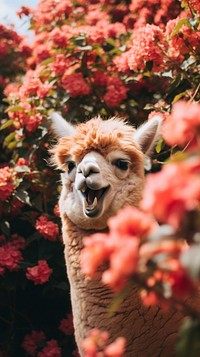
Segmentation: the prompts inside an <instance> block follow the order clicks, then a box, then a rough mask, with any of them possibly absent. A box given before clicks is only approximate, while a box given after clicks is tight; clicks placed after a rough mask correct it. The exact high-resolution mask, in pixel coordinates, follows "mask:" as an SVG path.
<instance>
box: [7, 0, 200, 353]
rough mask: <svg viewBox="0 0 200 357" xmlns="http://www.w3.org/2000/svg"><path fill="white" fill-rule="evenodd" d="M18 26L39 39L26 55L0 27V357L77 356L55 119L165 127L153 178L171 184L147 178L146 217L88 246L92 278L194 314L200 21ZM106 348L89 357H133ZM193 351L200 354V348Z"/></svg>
mask: <svg viewBox="0 0 200 357" xmlns="http://www.w3.org/2000/svg"><path fill="white" fill-rule="evenodd" d="M18 14H19V16H20V17H23V16H28V17H29V18H30V25H31V28H32V30H33V31H34V33H35V37H34V41H33V43H32V44H31V45H27V44H26V43H25V41H24V39H23V38H22V37H20V36H19V35H18V34H17V33H16V32H15V31H14V30H13V29H8V28H6V27H5V26H3V25H0V39H1V41H0V43H1V44H0V66H1V69H2V72H1V76H0V101H1V103H0V131H1V136H0V218H1V223H0V286H1V290H0V291H1V292H0V298H1V300H0V301H1V304H0V326H1V331H3V333H2V335H1V337H0V353H1V354H2V355H3V356H6V357H7V356H8V357H9V356H22V357H23V356H36V357H45V356H52V357H57V356H59V357H60V356H66V355H68V356H71V355H74V356H75V355H77V352H76V351H75V344H74V340H73V337H72V336H71V335H72V333H73V327H72V321H71V318H70V312H71V309H70V303H69V286H68V282H67V280H66V272H65V264H64V259H63V246H62V239H61V234H60V232H61V229H60V219H59V211H58V206H57V198H58V195H59V192H60V184H59V177H58V174H57V173H56V172H54V171H53V170H52V168H51V166H50V165H48V164H47V162H48V160H49V154H48V148H49V145H50V144H49V143H50V142H52V140H53V139H52V138H51V137H50V135H49V134H48V126H49V120H48V119H49V114H50V113H51V111H52V110H58V111H61V112H62V115H63V116H64V117H66V118H67V120H69V121H70V122H74V123H76V122H81V121H85V120H86V119H87V118H90V117H92V116H94V115H96V114H100V115H101V116H103V117H109V116H111V115H120V116H125V117H126V118H127V119H128V120H129V121H130V122H132V123H133V124H134V125H135V126H138V125H139V124H140V123H141V122H143V121H144V120H145V119H147V118H148V117H152V116H153V115H155V114H156V115H160V116H162V117H163V120H164V125H163V137H164V141H163V140H160V141H159V142H158V144H157V148H156V155H155V156H154V160H153V170H152V171H159V172H156V173H151V174H149V175H148V177H147V184H146V187H145V192H144V199H143V201H142V203H141V207H142V211H140V210H136V209H133V208H126V211H121V212H119V214H118V216H117V218H112V219H110V220H109V222H108V225H109V229H110V231H109V233H108V234H107V235H104V234H98V235H96V236H94V237H92V239H91V237H90V238H85V248H84V250H83V254H82V265H83V269H84V272H85V273H87V274H89V275H91V276H94V277H95V272H96V270H97V268H98V266H99V265H101V264H102V263H103V262H104V261H107V262H108V269H107V270H106V271H104V273H103V275H102V280H103V282H104V283H105V284H107V285H109V286H110V287H111V288H112V289H114V290H115V291H118V290H119V289H122V288H123V287H125V285H126V284H127V283H129V281H132V280H135V282H137V283H138V286H139V287H140V290H141V298H142V300H143V301H144V303H145V304H147V305H152V304H157V303H160V304H161V305H162V306H164V307H166V306H167V307H168V308H170V305H171V303H173V302H174V301H176V302H177V301H180V303H181V301H183V299H184V297H185V296H186V295H187V294H188V293H192V292H193V291H195V289H196V285H197V281H198V278H199V263H198V261H199V249H200V248H199V233H198V232H199V228H200V227H199V211H198V209H199V192H200V188H199V168H200V165H199V160H200V158H199V143H200V139H199V127H200V122H199V118H200V115H199V113H200V107H199V104H198V101H199V99H200V94H199V79H200V75H199V73H200V72H199V65H200V63H199V55H200V45H199V44H200V41H199V40H200V35H199V27H200V20H199V16H200V7H199V1H197V0H196V1H195V0H188V1H182V2H180V1H176V0H158V1H156V2H155V1H154V0H145V1H144V0H140V1H139V0H138V1H135V0H132V1H131V0H129V1H125V0H124V1H118V0H112V1H109V0H101V1H96V0H88V1H83V0H79V1H76V0H67V1H66V0H65V1H64V0H58V1H55V0H40V1H39V4H38V6H37V8H36V9H30V8H28V7H22V9H21V10H19V12H18ZM158 113H159V114H158ZM166 159H168V161H167V162H166ZM163 164H164V165H163ZM161 167H163V168H162V169H161ZM160 169H161V170H160ZM151 215H152V216H151ZM153 216H154V217H153ZM156 222H158V223H159V224H158V223H156ZM166 225H167V226H166ZM124 243H126V244H124ZM127 247H128V249H127ZM88 257H91V260H90V264H89V263H88ZM160 258H162V259H160ZM119 262H121V264H119ZM149 266H151V267H152V269H150V270H149ZM182 305H183V304H182ZM30 306H31V308H30ZM52 311H54V312H55V313H52ZM189 312H191V309H187V311H186V314H187V315H188V316H189V319H188V320H187V321H186V322H185V325H184V326H183V334H182V336H183V338H182V340H181V339H180V341H183V340H184V341H185V343H188V345H190V336H191V335H190V332H191V331H193V332H197V333H196V335H195V334H194V335H195V336H197V335H198V331H199V330H198V329H199V326H200V323H199V320H197V319H196V320H195V321H194V319H193V315H192V313H191V314H190V313H189ZM107 339H108V337H107V335H106V334H104V332H100V331H96V332H92V333H91V335H90V336H89V337H88V340H86V342H85V343H84V346H85V347H84V348H85V355H86V356H97V355H98V353H99V351H100V353H101V352H102V353H104V355H105V356H120V355H122V354H123V351H124V340H121V339H120V340H117V341H115V342H113V344H111V345H108V346H107ZM183 345H184V343H183V342H181V343H180V345H179V353H180V356H184V346H185V345H184V346H183ZM192 348H193V350H192ZM191 350H192V351H193V352H194V355H195V354H196V355H198V354H199V350H198V344H197V343H196V341H194V343H193V344H192V346H191ZM91 351H92V352H91ZM117 351H118V352H117ZM117 353H118V354H117Z"/></svg>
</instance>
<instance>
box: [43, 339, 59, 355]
mask: <svg viewBox="0 0 200 357" xmlns="http://www.w3.org/2000/svg"><path fill="white" fill-rule="evenodd" d="M37 357H61V348H60V347H59V346H58V343H57V341H56V340H50V341H48V342H47V346H46V347H44V348H43V350H42V351H41V352H39V353H38V355H37Z"/></svg>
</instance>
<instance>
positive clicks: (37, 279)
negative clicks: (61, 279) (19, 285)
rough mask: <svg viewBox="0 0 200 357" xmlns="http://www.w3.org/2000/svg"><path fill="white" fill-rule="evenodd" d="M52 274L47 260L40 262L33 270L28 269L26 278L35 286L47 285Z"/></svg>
mask: <svg viewBox="0 0 200 357" xmlns="http://www.w3.org/2000/svg"><path fill="white" fill-rule="evenodd" d="M51 274H52V269H51V268H49V266H48V264H47V262H46V261H45V260H39V261H38V265H35V266H33V267H32V268H27V273H26V277H27V279H29V280H32V281H33V282H34V284H35V285H40V284H44V283H46V282H47V281H48V280H49V278H50V276H51Z"/></svg>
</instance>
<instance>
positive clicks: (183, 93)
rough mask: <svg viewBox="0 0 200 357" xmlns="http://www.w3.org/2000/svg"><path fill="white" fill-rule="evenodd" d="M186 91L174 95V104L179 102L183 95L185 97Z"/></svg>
mask: <svg viewBox="0 0 200 357" xmlns="http://www.w3.org/2000/svg"><path fill="white" fill-rule="evenodd" d="M185 93H186V91H184V92H182V93H179V94H177V95H176V96H175V97H174V99H173V101H172V104H174V103H176V102H178V100H179V99H181V98H182V97H184V96H185Z"/></svg>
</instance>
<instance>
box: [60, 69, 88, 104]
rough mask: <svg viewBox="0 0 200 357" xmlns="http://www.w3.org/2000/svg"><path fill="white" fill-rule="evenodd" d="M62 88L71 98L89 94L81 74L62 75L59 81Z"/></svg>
mask: <svg viewBox="0 0 200 357" xmlns="http://www.w3.org/2000/svg"><path fill="white" fill-rule="evenodd" d="M61 83H62V87H63V88H64V89H66V90H68V91H69V93H70V96H71V97H72V98H76V97H79V96H80V97H81V96H83V95H88V94H89V93H90V87H89V85H88V84H87V83H86V82H85V80H84V78H83V75H82V73H80V72H79V73H73V74H67V75H66V74H64V76H63V77H62V80H61Z"/></svg>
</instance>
